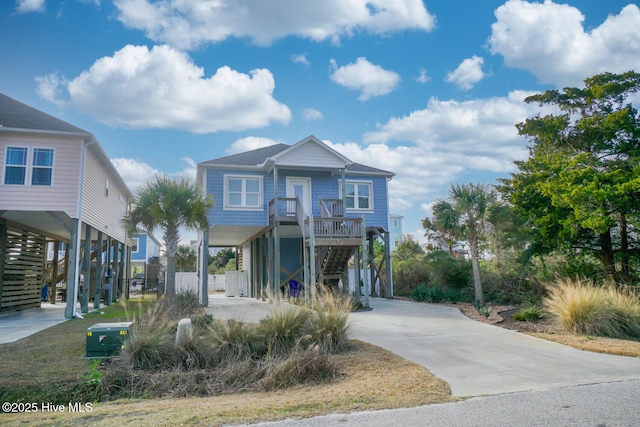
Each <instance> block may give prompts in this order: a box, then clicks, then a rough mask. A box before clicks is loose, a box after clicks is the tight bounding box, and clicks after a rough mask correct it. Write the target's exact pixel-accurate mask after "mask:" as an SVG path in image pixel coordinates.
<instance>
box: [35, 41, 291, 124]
mask: <svg viewBox="0 0 640 427" xmlns="http://www.w3.org/2000/svg"><path fill="white" fill-rule="evenodd" d="M37 82H38V84H39V93H40V94H41V96H43V97H44V98H45V99H48V100H50V101H54V102H62V101H61V100H60V99H59V98H55V97H53V94H55V93H56V91H57V90H59V89H60V87H55V84H56V82H57V83H59V84H61V85H63V86H64V88H65V89H66V91H67V92H68V97H69V100H68V101H67V103H68V104H69V105H70V106H71V107H72V108H74V109H75V110H77V111H80V112H83V113H87V114H90V115H92V116H94V117H95V118H96V119H97V120H99V121H101V122H103V123H106V124H109V125H113V126H126V127H131V128H162V129H179V130H185V131H189V132H194V133H209V132H217V131H222V130H229V131H240V130H245V129H252V128H261V127H264V126H268V125H270V124H272V123H274V122H279V123H284V124H286V123H288V122H289V120H290V119H291V111H290V109H289V108H288V107H287V106H286V105H284V104H281V103H280V102H278V101H277V100H276V99H274V98H273V91H274V89H275V81H274V78H273V75H272V74H271V72H270V71H269V70H267V69H255V70H253V71H251V72H250V73H249V74H244V73H240V72H238V71H235V70H232V69H231V68H229V67H227V66H224V67H220V68H219V69H218V70H217V71H216V72H215V74H213V75H212V76H210V77H207V76H205V72H204V69H203V68H201V67H198V66H196V65H195V64H194V63H193V61H192V60H191V58H190V57H189V56H188V55H186V54H185V53H183V52H179V51H177V50H175V49H173V48H171V47H169V46H166V45H162V46H154V47H153V48H152V49H151V50H149V49H148V48H147V47H146V46H132V45H128V46H125V47H124V48H122V49H121V50H119V51H117V52H115V53H114V55H113V56H107V57H103V58H100V59H98V60H97V61H96V62H95V63H94V64H93V65H92V66H91V67H90V68H89V69H88V70H85V71H83V72H82V73H81V74H80V75H79V76H77V77H75V78H73V79H71V80H69V81H67V80H65V79H64V78H61V77H58V76H55V75H54V76H52V75H49V76H45V77H41V78H38V79H37Z"/></svg>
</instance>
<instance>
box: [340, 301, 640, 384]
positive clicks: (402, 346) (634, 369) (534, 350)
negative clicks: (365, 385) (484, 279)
mask: <svg viewBox="0 0 640 427" xmlns="http://www.w3.org/2000/svg"><path fill="white" fill-rule="evenodd" d="M370 303H371V307H372V308H373V310H372V311H367V312H358V313H353V314H352V315H351V319H352V321H353V337H354V338H356V339H359V340H362V341H366V342H369V343H371V344H374V345H377V346H379V347H382V348H384V349H386V350H389V351H391V352H393V353H395V354H397V355H399V356H401V357H403V358H405V359H407V360H411V361H413V362H415V363H418V364H419V365H422V366H424V367H425V368H427V369H428V370H429V371H431V372H432V373H433V374H434V375H436V376H437V377H439V378H442V379H443V380H445V381H446V382H448V383H449V385H450V386H451V391H452V394H453V395H454V396H477V395H485V394H500V393H510V392H516V391H527V390H546V389H551V388H556V387H564V386H573V385H582V384H593V383H602V382H611V381H619V380H625V379H636V378H640V358H632V357H622V356H610V355H604V354H598V353H591V352H586V351H581V350H576V349H574V348H571V347H567V346H564V345H561V344H557V343H553V342H550V341H546V340H543V339H539V338H533V337H531V336H528V335H524V334H521V333H518V332H515V331H510V330H507V329H503V328H499V327H496V326H490V325H485V324H483V323H479V322H475V321H473V320H471V319H469V318H467V317H466V316H464V315H463V314H462V313H460V311H459V310H458V309H457V308H454V307H445V306H438V305H431V304H423V303H415V302H409V301H401V300H386V299H377V298H375V299H374V298H372V299H370Z"/></svg>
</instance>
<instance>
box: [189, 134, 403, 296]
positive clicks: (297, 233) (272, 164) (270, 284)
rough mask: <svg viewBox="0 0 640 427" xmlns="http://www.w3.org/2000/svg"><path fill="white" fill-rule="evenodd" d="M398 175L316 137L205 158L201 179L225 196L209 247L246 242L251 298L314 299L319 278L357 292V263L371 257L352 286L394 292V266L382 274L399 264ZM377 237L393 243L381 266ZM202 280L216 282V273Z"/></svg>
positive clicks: (241, 247) (241, 259) (206, 238)
mask: <svg viewBox="0 0 640 427" xmlns="http://www.w3.org/2000/svg"><path fill="white" fill-rule="evenodd" d="M393 176H394V174H393V173H391V172H387V171H384V170H381V169H376V168H373V167H369V166H365V165H362V164H359V163H354V162H352V161H351V160H349V159H348V158H346V157H345V156H343V155H342V154H340V153H338V152H336V151H335V150H333V149H332V148H330V147H329V146H328V145H326V144H324V143H323V142H322V141H320V140H319V139H317V138H316V137H314V136H309V137H307V138H305V139H303V140H301V141H299V142H298V143H296V144H294V145H287V144H276V145H272V146H268V147H265V148H260V149H257V150H252V151H248V152H245V153H240V154H234V155H231V156H227V157H222V158H218V159H214V160H210V161H206V162H202V163H199V164H198V175H197V181H198V183H199V184H200V185H202V188H203V190H204V191H205V192H206V193H207V194H209V195H211V196H212V197H213V199H214V201H215V207H213V208H212V209H211V210H210V211H209V222H210V224H212V226H211V228H210V229H209V230H208V231H207V232H205V233H203V234H202V236H201V238H200V251H201V252H200V253H201V254H206V253H207V251H208V248H209V247H234V248H236V251H237V254H238V256H237V269H238V270H239V273H240V275H241V280H243V281H244V282H245V283H246V285H247V292H246V293H247V296H251V297H255V298H263V297H265V295H266V293H267V291H270V292H271V293H272V294H273V295H279V294H280V293H281V292H283V293H284V294H286V293H290V294H291V295H293V296H295V295H298V294H299V295H300V298H304V300H305V302H307V303H308V304H310V305H314V304H315V297H316V285H318V284H324V285H326V286H330V287H334V288H335V287H338V286H340V284H342V286H343V290H344V291H345V292H346V291H347V283H348V268H349V265H351V268H353V266H354V265H356V266H357V265H362V267H361V269H362V272H363V273H361V269H360V268H355V269H354V270H355V281H354V282H355V283H351V284H350V289H351V290H354V289H355V292H358V291H359V293H360V296H361V300H362V302H363V303H364V304H365V305H366V304H368V298H369V296H371V295H374V296H383V297H388V298H391V297H392V296H393V284H392V280H391V274H386V273H383V274H381V273H382V272H383V271H384V272H390V271H391V261H390V260H391V257H390V250H391V249H392V248H391V247H390V246H391V245H390V244H389V232H388V230H389V200H388V181H389V180H390V179H391V178H392V177H393ZM376 239H382V241H383V242H384V243H385V248H386V254H385V257H384V258H383V260H382V262H380V263H379V264H380V265H378V266H376V265H375V262H373V258H374V257H373V248H374V245H373V243H374V241H375V240H376ZM201 259H204V260H206V257H204V256H201ZM361 262H362V264H361ZM201 268H202V269H205V271H206V263H203V264H202V265H201ZM200 280H201V281H204V283H201V286H202V289H206V280H207V275H206V274H200Z"/></svg>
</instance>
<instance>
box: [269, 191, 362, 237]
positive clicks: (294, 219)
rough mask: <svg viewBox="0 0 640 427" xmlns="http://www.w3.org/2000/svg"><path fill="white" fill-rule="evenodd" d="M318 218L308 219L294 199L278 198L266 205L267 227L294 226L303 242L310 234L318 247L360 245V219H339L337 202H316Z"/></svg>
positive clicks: (341, 213) (340, 202) (333, 200)
mask: <svg viewBox="0 0 640 427" xmlns="http://www.w3.org/2000/svg"><path fill="white" fill-rule="evenodd" d="M319 201H320V203H319V205H320V211H321V216H317V217H313V223H311V222H312V221H311V219H310V217H309V216H308V215H306V214H305V212H304V211H303V210H302V205H301V203H300V201H299V200H298V199H297V198H291V197H279V198H277V199H273V200H271V201H270V202H269V225H270V226H275V225H276V224H282V225H284V224H298V225H299V226H300V229H301V230H303V234H304V238H305V240H307V241H308V240H309V238H310V236H311V235H312V234H311V231H313V236H314V239H315V244H316V245H318V246H353V245H360V244H362V233H363V230H362V219H360V218H348V217H345V216H343V214H344V207H343V203H342V200H340V199H324V200H323V199H320V200H319Z"/></svg>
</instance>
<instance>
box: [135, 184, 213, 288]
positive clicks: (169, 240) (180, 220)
mask: <svg viewBox="0 0 640 427" xmlns="http://www.w3.org/2000/svg"><path fill="white" fill-rule="evenodd" d="M211 207H213V200H212V199H211V198H210V197H209V196H205V195H204V194H202V192H201V191H200V189H199V188H198V187H196V185H195V184H194V183H193V182H192V181H191V180H189V179H186V178H178V179H171V178H168V177H166V176H157V177H156V178H155V179H153V180H151V181H149V182H147V183H146V184H144V185H143V187H142V188H141V189H140V190H138V192H137V195H136V204H135V206H134V207H133V209H132V210H131V212H129V214H128V215H126V216H125V217H124V219H123V221H124V223H125V225H126V227H127V229H128V230H130V232H134V230H135V229H136V228H137V227H142V228H144V229H145V230H147V232H149V233H153V231H154V230H156V229H158V228H159V229H162V232H163V238H164V245H165V250H166V254H167V275H166V280H167V282H166V295H167V297H168V298H173V297H174V296H175V293H176V286H175V283H176V282H175V281H176V252H177V251H178V243H179V242H180V229H181V228H187V229H196V230H206V229H207V228H209V221H208V220H207V212H208V211H209V208H211Z"/></svg>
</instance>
